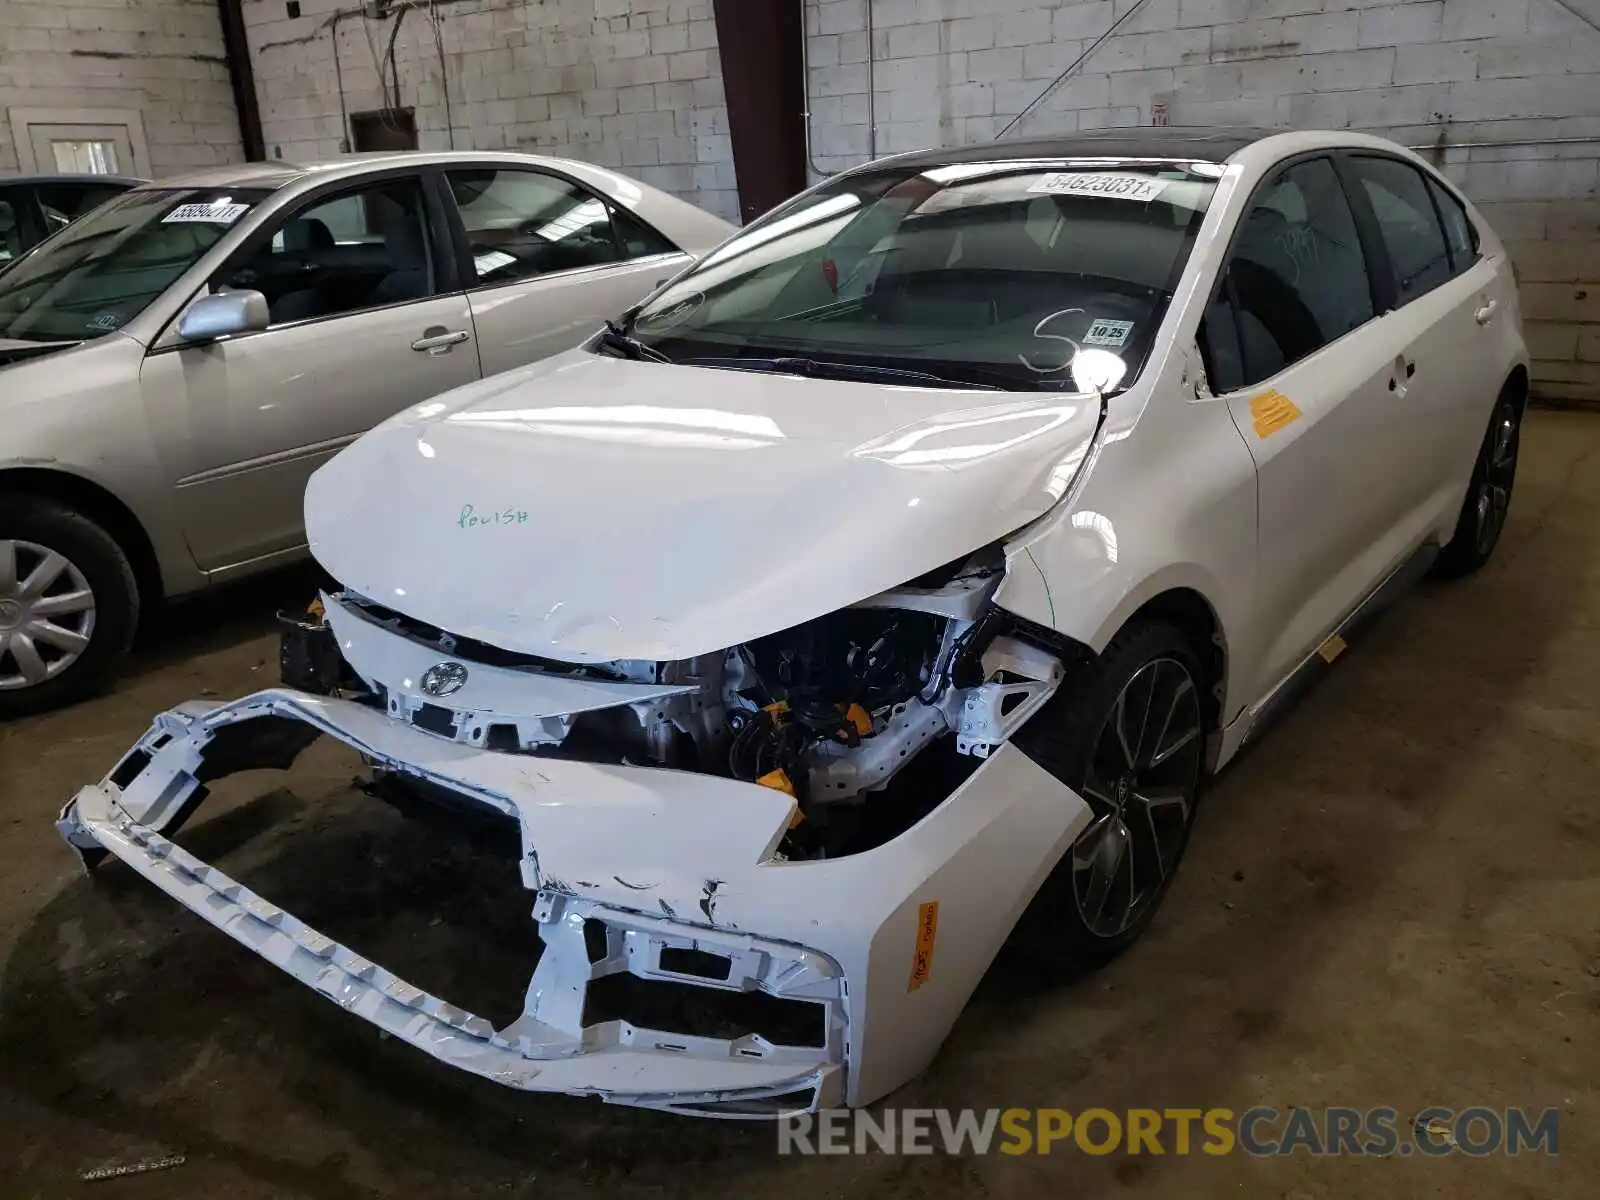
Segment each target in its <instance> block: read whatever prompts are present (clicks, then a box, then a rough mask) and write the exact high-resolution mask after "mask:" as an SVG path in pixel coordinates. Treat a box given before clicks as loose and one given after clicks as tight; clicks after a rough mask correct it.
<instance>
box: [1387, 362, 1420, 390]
mask: <svg viewBox="0 0 1600 1200" xmlns="http://www.w3.org/2000/svg"><path fill="white" fill-rule="evenodd" d="M1416 373H1417V363H1416V360H1415V359H1411V358H1407V357H1406V356H1405V355H1403V354H1399V355H1396V356H1395V360H1394V363H1393V369H1392V370H1390V372H1389V390H1390V391H1391V392H1393V393H1394V394H1395V395H1396V396H1399V397H1400V399H1402V400H1404V399H1405V398H1406V381H1407V380H1409V379H1410V378H1411V377H1412V376H1413V375H1415V374H1416Z"/></svg>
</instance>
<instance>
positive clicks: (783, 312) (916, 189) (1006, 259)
mask: <svg viewBox="0 0 1600 1200" xmlns="http://www.w3.org/2000/svg"><path fill="white" fill-rule="evenodd" d="M1220 174H1221V170H1220V168H1217V167H1215V166H1212V165H1211V164H1205V163H1198V164H1188V163H1172V164H1168V163H1148V162H1140V163H1116V164H1107V163H1104V162H1102V161H1098V160H1097V161H1094V162H1092V163H1088V164H1082V163H1075V162H1070V161H1068V162H1051V163H1042V162H1016V161H1012V162H991V163H963V164H957V165H952V166H946V167H939V168H934V169H931V170H918V169H913V168H909V167H897V166H892V165H891V166H885V167H882V168H878V169H874V170H869V171H864V172H860V173H857V174H852V175H850V176H847V177H845V178H843V179H841V180H839V181H838V182H837V183H836V184H833V185H830V186H826V187H824V188H821V189H819V190H817V191H815V192H811V193H809V194H807V195H806V196H804V197H801V198H800V199H798V200H797V201H795V202H794V203H792V204H790V205H786V206H784V207H782V208H780V209H778V210H776V211H774V212H773V213H772V214H770V215H769V216H768V217H766V218H764V219H763V220H761V221H759V222H756V223H755V224H753V225H751V226H749V227H748V228H747V229H745V230H744V232H742V233H741V234H739V235H738V236H737V237H735V238H734V239H733V240H731V241H730V242H728V243H727V244H726V245H724V246H722V247H721V248H720V249H718V250H717V251H716V252H715V253H713V254H711V255H709V256H708V257H707V258H706V259H705V260H703V261H702V262H701V263H700V265H699V266H698V267H696V268H695V269H694V270H692V271H691V272H689V273H688V274H686V275H684V276H683V277H682V278H681V279H679V280H678V281H677V282H676V283H675V284H674V285H673V286H671V287H669V288H667V289H666V290H664V291H663V292H662V293H661V294H660V295H659V296H657V297H656V298H655V299H654V300H652V301H651V302H650V303H649V304H647V305H646V306H645V307H644V308H643V309H642V310H641V311H640V312H639V314H638V315H637V317H636V318H635V320H634V323H633V328H632V330H631V332H632V333H633V334H634V336H635V337H636V338H637V339H638V340H639V341H640V342H642V343H643V344H644V345H645V346H646V347H647V348H649V349H650V350H653V351H655V352H657V353H659V354H664V355H666V356H668V357H669V358H671V359H673V360H675V361H678V362H684V361H693V360H694V359H696V358H714V359H721V360H724V361H723V363H722V364H719V365H729V364H727V362H726V360H727V359H729V358H751V359H755V358H765V359H768V360H771V359H785V360H787V359H792V358H796V357H799V358H804V359H806V360H811V361H812V362H836V363H845V362H848V363H856V364H863V365H876V366H888V367H898V368H905V369H910V370H918V371H923V372H927V373H931V374H937V375H939V376H941V377H944V378H947V379H951V380H956V381H962V382H967V383H974V384H978V383H982V384H990V385H996V384H997V385H999V386H1002V387H1006V388H1011V389H1062V388H1064V389H1069V390H1085V389H1087V388H1090V387H1096V388H1100V389H1101V390H1104V391H1111V390H1114V389H1115V388H1117V387H1119V386H1120V387H1125V386H1127V385H1128V384H1129V383H1131V382H1132V381H1133V379H1134V378H1135V377H1136V376H1137V374H1138V372H1139V369H1140V367H1141V366H1142V365H1143V362H1144V359H1145V356H1146V355H1147V354H1148V353H1149V350H1150V346H1151V343H1152V342H1153V340H1154V337H1155V332H1156V329H1157V328H1158V327H1159V325H1160V323H1161V319H1162V317H1163V315H1164V314H1165V312H1166V307H1167V303H1168V301H1169V300H1170V299H1171V297H1172V291H1173V288H1174V287H1175V286H1176V284H1177V280H1178V276H1179V274H1180V273H1181V272H1182V270H1183V265H1184V262H1185V260H1186V259H1187V258H1188V254H1189V249H1190V246H1191V245H1192V244H1193V242H1194V237H1195V234H1196V232H1197V230H1198V228H1199V224H1200V218H1201V216H1202V214H1203V213H1204V211H1205V207H1206V204H1207V203H1208V202H1209V201H1210V199H1211V194H1212V192H1213V191H1214V190H1215V187H1216V184H1215V182H1214V181H1215V179H1216V177H1217V176H1218V175H1220Z"/></svg>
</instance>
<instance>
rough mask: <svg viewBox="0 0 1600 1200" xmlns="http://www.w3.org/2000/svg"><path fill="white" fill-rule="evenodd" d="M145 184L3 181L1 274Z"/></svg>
mask: <svg viewBox="0 0 1600 1200" xmlns="http://www.w3.org/2000/svg"><path fill="white" fill-rule="evenodd" d="M143 182H144V181H143V180H142V179H132V178H128V177H125V176H121V175H29V176H25V177H23V178H20V179H5V178H0V271H3V270H5V268H6V267H7V266H8V265H9V264H10V263H11V262H12V260H14V259H17V258H20V257H22V255H23V254H25V253H26V252H27V251H29V250H31V249H33V247H34V246H37V245H38V244H39V243H40V242H42V241H44V239H45V238H47V237H49V236H50V235H51V234H52V233H54V232H55V231H56V230H58V229H65V228H66V227H67V226H68V225H70V224H71V223H72V222H73V221H76V220H77V219H78V218H79V217H81V216H83V215H84V214H85V213H87V212H90V211H91V210H93V209H95V208H98V207H99V206H100V205H102V204H104V203H105V202H106V201H107V200H110V199H111V198H112V197H113V196H120V195H121V194H122V193H123V192H125V191H127V190H128V189H129V188H131V187H137V186H138V185H139V184H141V183H143Z"/></svg>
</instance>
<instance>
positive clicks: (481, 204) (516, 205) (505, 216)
mask: <svg viewBox="0 0 1600 1200" xmlns="http://www.w3.org/2000/svg"><path fill="white" fill-rule="evenodd" d="M446 178H448V179H449V181H450V194H451V195H452V196H454V197H455V201H456V206H457V207H458V208H459V209H460V210H461V223H462V224H463V225H464V226H465V227H466V230H467V242H468V244H469V245H470V247H471V250H472V265H473V269H474V270H475V271H476V272H477V276H478V282H479V283H481V284H488V283H508V282H511V281H513V280H517V279H531V278H534V277H535V276H538V275H548V274H550V273H552V272H554V271H570V270H573V269H574V268H578V267H595V266H601V265H603V264H605V263H613V262H616V261H618V260H619V259H620V258H621V257H622V252H621V248H620V246H619V244H618V241H617V238H616V235H615V233H614V232H613V230H612V227H611V212H610V209H609V208H607V206H606V203H605V201H603V200H601V199H600V198H599V197H598V196H596V195H594V194H593V193H591V192H587V191H585V190H584V189H582V188H580V187H578V186H577V185H576V184H573V183H568V182H567V181H566V180H565V179H559V178H557V177H556V176H554V175H546V174H544V173H543V172H541V171H521V170H509V171H508V170H501V169H497V168H493V167H486V168H483V169H481V170H466V171H450V172H448V173H447V175H446Z"/></svg>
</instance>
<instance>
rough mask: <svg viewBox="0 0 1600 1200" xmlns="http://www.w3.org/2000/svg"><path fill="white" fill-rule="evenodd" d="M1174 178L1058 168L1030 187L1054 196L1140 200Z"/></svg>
mask: <svg viewBox="0 0 1600 1200" xmlns="http://www.w3.org/2000/svg"><path fill="white" fill-rule="evenodd" d="M1168 182H1170V181H1169V180H1166V179H1153V178H1151V177H1150V176H1149V175H1126V174H1120V173H1118V172H1115V171H1056V172H1053V173H1052V174H1049V175H1045V176H1043V177H1041V178H1040V179H1039V181H1038V182H1037V183H1035V184H1033V185H1032V186H1031V187H1029V188H1028V190H1029V191H1030V192H1048V193H1050V194H1051V195H1054V196H1100V197H1102V198H1104V199H1107V200H1137V201H1139V202H1141V203H1149V202H1150V201H1151V200H1154V199H1155V198H1156V197H1157V196H1159V195H1161V193H1162V192H1164V191H1165V190H1166V187H1167V184H1168Z"/></svg>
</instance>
